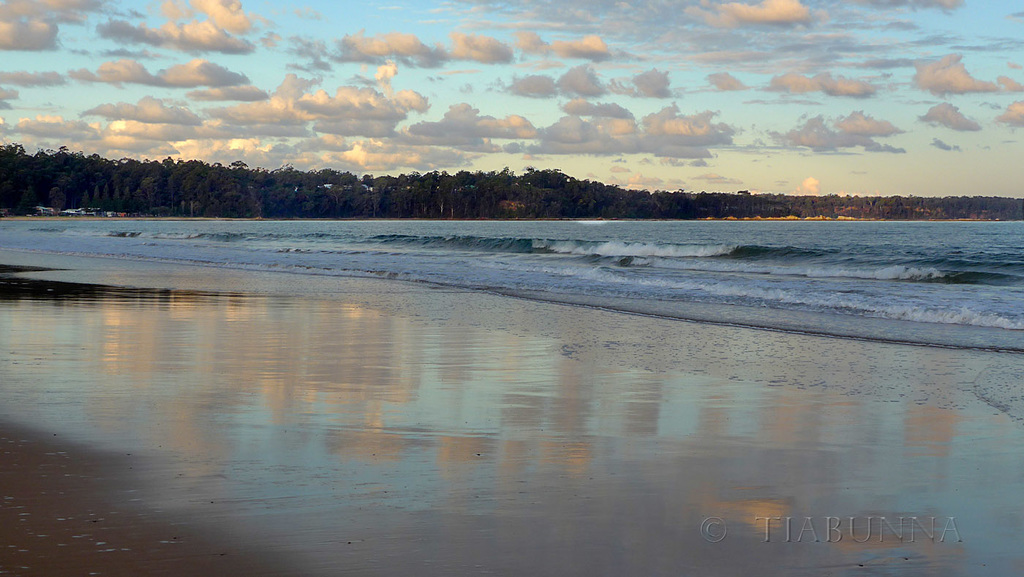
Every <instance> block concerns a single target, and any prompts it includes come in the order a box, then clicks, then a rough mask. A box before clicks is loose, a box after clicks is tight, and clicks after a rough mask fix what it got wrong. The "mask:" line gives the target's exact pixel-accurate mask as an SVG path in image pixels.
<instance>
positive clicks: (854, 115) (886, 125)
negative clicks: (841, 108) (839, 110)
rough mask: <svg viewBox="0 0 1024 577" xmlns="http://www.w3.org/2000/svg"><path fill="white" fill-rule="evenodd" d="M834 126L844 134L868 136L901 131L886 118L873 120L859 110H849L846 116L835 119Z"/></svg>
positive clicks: (892, 133) (885, 134)
mask: <svg viewBox="0 0 1024 577" xmlns="http://www.w3.org/2000/svg"><path fill="white" fill-rule="evenodd" d="M835 127H836V128H838V129H839V130H840V131H842V132H844V133H846V134H854V135H858V136H870V137H875V136H883V137H884V136H892V135H894V134H901V133H902V132H903V131H902V130H900V129H899V128H896V127H895V126H893V124H892V123H891V122H889V121H888V120H875V119H874V118H871V117H870V116H867V115H865V114H864V112H863V111H860V110H857V111H854V112H851V113H850V115H849V116H847V117H846V118H842V119H839V120H837V121H836V122H835Z"/></svg>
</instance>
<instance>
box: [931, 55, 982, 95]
mask: <svg viewBox="0 0 1024 577" xmlns="http://www.w3.org/2000/svg"><path fill="white" fill-rule="evenodd" d="M962 58H963V55H961V54H947V55H946V56H943V57H942V58H941V59H940V60H937V61H934V62H924V61H918V62H915V63H914V67H915V68H917V73H916V74H915V75H914V82H915V83H916V84H917V86H918V88H921V89H922V90H927V91H929V92H931V93H932V94H935V95H936V96H943V95H946V94H967V93H969V92H996V91H998V90H999V87H998V86H996V84H995V83H993V82H986V81H982V80H978V79H976V78H974V77H972V76H971V75H970V73H968V72H967V68H966V67H965V66H964V64H963V63H962V62H961V59H962Z"/></svg>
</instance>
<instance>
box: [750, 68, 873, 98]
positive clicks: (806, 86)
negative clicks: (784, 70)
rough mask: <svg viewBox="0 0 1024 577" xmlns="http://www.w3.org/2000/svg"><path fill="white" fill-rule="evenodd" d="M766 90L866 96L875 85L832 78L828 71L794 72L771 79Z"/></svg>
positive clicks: (871, 92) (870, 94)
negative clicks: (815, 72)
mask: <svg viewBox="0 0 1024 577" xmlns="http://www.w3.org/2000/svg"><path fill="white" fill-rule="evenodd" d="M768 90H773V91H778V92H790V93H797V94H798V93H804V92H818V91H820V92H824V93H825V94H828V95H829V96H851V97H854V98H866V97H868V96H872V95H873V94H874V93H875V87H874V86H872V85H871V84H870V83H867V82H863V81H861V80H851V79H849V78H844V77H842V76H839V77H838V78H833V77H832V75H831V74H830V73H828V72H823V73H821V74H816V75H814V76H813V77H807V76H803V75H800V74H796V73H793V72H791V73H789V74H783V75H781V76H775V77H773V78H772V79H771V83H770V84H769V86H768Z"/></svg>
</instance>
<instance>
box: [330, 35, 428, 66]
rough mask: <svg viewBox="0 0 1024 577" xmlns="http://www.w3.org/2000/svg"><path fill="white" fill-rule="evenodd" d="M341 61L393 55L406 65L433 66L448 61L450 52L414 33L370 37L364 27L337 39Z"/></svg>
mask: <svg viewBox="0 0 1024 577" xmlns="http://www.w3.org/2000/svg"><path fill="white" fill-rule="evenodd" d="M337 45H338V51H339V52H338V54H337V55H336V56H335V59H336V60H338V61H340V62H367V63H383V62H384V61H385V60H387V59H389V58H391V59H395V60H398V61H400V62H403V63H405V64H410V65H416V66H424V67H434V66H440V65H441V64H443V63H444V62H445V61H446V60H448V54H447V53H446V52H445V50H444V48H443V47H441V46H440V45H435V46H433V47H431V46H427V45H426V44H424V43H423V42H421V41H420V39H419V38H417V37H416V35H415V34H405V33H401V32H390V33H388V34H381V35H378V36H373V37H367V36H366V33H365V32H364V31H362V30H360V31H359V32H357V33H356V34H346V35H345V36H344V37H343V38H342V39H341V40H338V42H337Z"/></svg>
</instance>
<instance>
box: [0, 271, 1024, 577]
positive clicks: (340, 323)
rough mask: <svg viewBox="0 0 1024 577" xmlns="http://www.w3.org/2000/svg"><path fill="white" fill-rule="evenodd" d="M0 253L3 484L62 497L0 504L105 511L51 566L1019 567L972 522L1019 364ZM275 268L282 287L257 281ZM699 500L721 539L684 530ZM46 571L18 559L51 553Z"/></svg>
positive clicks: (411, 288) (983, 506)
mask: <svg viewBox="0 0 1024 577" xmlns="http://www.w3.org/2000/svg"><path fill="white" fill-rule="evenodd" d="M12 254H13V253H3V252H2V251H0V262H8V264H10V265H21V266H32V267H36V268H37V269H38V268H41V267H43V266H46V267H49V268H51V270H48V271H42V272H40V271H38V270H37V272H24V273H21V274H14V275H13V276H11V277H9V278H14V279H18V282H22V281H24V282H26V283H28V284H30V285H33V286H34V288H33V289H31V290H27V289H24V288H18V289H17V291H16V293H11V294H10V295H9V296H10V297H11V298H10V299H7V300H0V306H4V307H5V315H3V317H0V322H3V323H5V326H4V328H6V329H8V330H7V333H5V334H8V335H10V336H7V337H5V338H7V339H8V340H6V341H0V342H2V343H3V346H0V350H2V351H3V353H4V356H3V358H4V361H3V363H4V364H2V365H0V371H2V372H4V375H5V382H3V389H2V390H0V392H3V393H4V394H5V399H10V403H11V404H9V405H8V408H7V409H6V410H4V411H0V417H3V420H2V421H0V431H2V437H3V439H4V441H3V443H4V445H3V446H4V447H8V446H9V447H10V448H5V449H4V450H5V451H15V452H12V453H11V454H12V455H14V454H17V455H18V457H17V459H16V460H15V459H12V460H10V461H8V460H6V459H5V461H4V463H5V464H4V467H5V469H4V470H3V474H4V475H5V476H11V477H12V478H15V477H16V478H18V479H22V480H23V483H22V484H20V485H19V487H18V492H17V493H15V494H7V496H11V497H15V499H9V500H8V501H14V500H17V502H18V503H19V505H20V504H21V503H26V504H32V505H33V506H37V505H38V506H42V505H40V503H41V502H42V501H41V500H40V498H39V493H34V492H33V487H34V485H33V483H34V480H33V479H34V477H33V475H34V476H35V477H40V476H42V475H48V477H47V478H43V481H46V482H53V483H57V484H54V485H51V486H50V487H49V488H45V489H40V490H46V491H53V492H56V493H55V494H57V493H60V492H62V491H63V492H64V493H65V494H67V495H69V496H70V497H69V501H68V502H67V503H66V502H64V501H56V502H55V504H54V505H53V507H54V508H51V509H32V508H29V509H27V510H20V509H14V508H13V507H10V508H7V506H6V505H5V511H4V514H5V515H11V516H13V517H14V518H16V517H21V515H19V513H20V512H29V513H31V515H28V516H24V517H29V518H32V517H37V518H43V517H45V518H47V519H49V518H52V519H58V518H63V519H65V520H67V519H69V518H70V519H72V520H77V519H83V518H86V519H91V518H90V517H89V514H90V513H92V514H93V517H96V516H99V517H103V519H104V521H102V522H99V523H91V522H90V525H103V524H104V523H108V522H110V523H111V525H112V528H111V529H107V531H108V532H107V533H104V534H102V535H100V534H98V533H96V532H92V533H88V535H89V536H88V537H81V538H79V539H77V540H76V541H80V542H82V543H85V541H81V540H82V539H89V538H94V540H93V541H92V542H91V543H92V545H91V546H90V548H85V547H84V546H83V547H82V548H80V549H75V550H72V549H67V547H61V548H60V549H62V550H58V551H56V554H57V557H55V558H54V559H64V561H62V562H63V563H67V564H68V565H65V566H62V567H70V566H74V567H81V566H83V564H88V563H90V562H91V559H90V555H96V556H97V557H98V556H99V555H100V554H101V553H100V552H98V551H97V549H100V548H102V549H103V550H102V554H105V555H110V556H111V557H110V559H115V557H113V556H114V555H118V556H119V557H117V559H120V561H118V562H116V563H112V564H111V565H109V566H107V565H104V566H103V567H100V569H101V570H102V571H103V572H104V574H132V571H129V570H128V569H124V568H123V567H131V568H134V573H135V574H138V573H146V574H153V573H157V574H159V572H160V571H164V568H168V569H167V574H185V573H192V574H198V575H203V574H233V573H239V572H242V573H246V574H252V575H277V574H282V575H283V574H295V573H298V572H306V573H309V574H336V573H338V572H339V571H348V572H351V573H353V574H368V575H370V574H375V575H404V574H413V573H416V574H420V575H451V574H465V573H468V572H474V571H483V570H487V571H490V572H492V573H496V574H505V575H520V574H533V575H580V576H584V575H588V576H589V575H612V574H620V575H621V574H630V573H633V574H641V573H642V574H669V573H671V574H679V573H694V574H698V573H699V574H708V575H731V574H737V573H744V572H746V573H749V572H752V571H756V570H757V569H758V568H763V567H764V566H766V565H771V566H777V567H779V568H780V570H781V571H784V572H786V573H788V574H796V575H800V574H807V575H810V574H816V573H820V571H821V570H822V568H825V567H831V568H836V569H838V571H837V573H839V574H844V575H845V574H849V575H854V574H856V572H857V571H858V570H862V567H863V566H871V565H873V564H875V565H885V566H891V565H892V564H894V563H899V564H901V566H902V567H904V568H905V570H906V574H922V575H924V574H936V573H943V574H953V575H961V574H962V575H968V574H970V575H986V574H988V575H999V574H1000V573H999V571H1001V570H1002V569H1005V568H1006V567H1008V566H1011V565H1012V564H1013V563H1016V562H1017V561H1018V560H1019V559H1018V556H1016V554H1015V553H1013V552H1012V550H1011V549H1010V548H1008V546H1007V545H1006V543H1005V539H1004V540H1003V541H999V540H997V537H998V536H999V535H1004V534H1007V535H1009V534H1010V533H1007V532H1006V528H1005V527H1002V526H1000V527H998V528H996V527H993V528H991V529H989V528H987V527H985V526H984V524H983V523H984V522H985V521H986V520H987V519H988V518H987V517H986V515H989V514H990V512H991V511H993V510H1001V509H1002V508H1004V506H1003V504H1005V503H1006V502H1007V501H1008V500H1009V499H1010V498H1011V493H1012V492H1013V491H1016V490H1017V488H1018V485H1019V480H1015V479H1016V477H1014V471H1013V470H1012V467H1011V468H1008V469H1000V468H999V467H998V466H997V465H998V463H1000V462H1001V459H1002V458H1001V457H1000V451H1005V450H1006V447H1007V446H1010V447H1013V446H1017V445H1019V444H1020V440H1019V438H1018V437H1020V436H1021V435H1020V431H1019V425H1018V424H1017V423H1016V422H1014V421H1013V420H1011V419H1010V418H1008V417H1007V414H1020V411H1019V407H1017V406H1016V405H1014V404H1013V403H1015V402H1016V401H1013V400H1012V399H1014V398H1015V396H1014V395H1015V393H1013V391H1012V388H1010V389H1007V390H1006V391H1000V390H999V389H997V388H995V387H997V386H1002V385H1001V384H1002V383H1004V381H1006V378H1007V376H1008V375H1012V374H1014V372H1015V371H1016V370H1017V369H1019V368H1020V364H1021V362H1020V360H1019V359H1018V358H1017V357H1018V356H1019V355H1005V354H999V353H992V352H985V351H971V350H947V349H937V348H928V347H907V346H903V345H898V344H891V343H880V342H864V341H857V340H844V339H834V338H823V337H819V336H814V335H801V334H791V333H781V332H772V331H763V330H752V329H749V328H743V327H735V326H721V325H714V324H709V323H700V322H680V321H678V320H671V319H666V318H657V317H648V316H643V315H632V314H623V313H622V312H618V311H614V310H601V309H593V308H587V307H580V306H573V305H565V304H558V303H549V302H542V301H539V300H529V299H519V298H510V297H507V296H501V295H498V294H491V293H485V292H477V291H468V290H461V289H450V288H449V289H444V288H437V287H430V286H426V285H417V284H414V283H406V282H392V281H389V280H386V279H352V278H313V279H308V280H307V281H306V282H308V283H310V284H309V285H308V286H303V287H297V286H295V281H296V276H295V275H282V274H279V273H260V274H257V273H253V272H252V271H242V272H238V271H224V270H216V269H213V270H210V269H206V268H204V267H191V269H189V270H186V269H188V267H181V266H173V267H172V266H168V265H166V264H159V263H147V264H143V263H135V262H127V263H125V262H121V261H117V260H116V259H114V260H111V259H102V258H88V259H86V258H83V257H72V256H61V255H53V256H50V257H47V258H40V256H39V255H32V254H24V253H19V254H14V258H9V257H11V256H12ZM182 270H185V273H183V272H181V271H182ZM10 272H15V271H10ZM237 275H244V276H243V277H242V278H244V279H245V281H247V282H248V283H249V284H248V285H246V283H245V282H240V281H239V277H238V276H237ZM35 278H38V279H41V280H38V281H37V280H31V279H35ZM182 279H187V280H188V286H189V287H190V288H189V289H188V290H181V289H180V288H177V289H173V290H169V289H168V287H169V286H171V287H174V286H178V287H180V286H182ZM75 280H81V281H86V282H89V283H93V284H91V285H90V286H91V287H92V292H89V293H88V294H82V293H80V292H78V293H76V292H75V290H71V289H73V287H75V286H76V283H75V282H73V281H75ZM69 281H71V282H69ZM105 281H108V282H110V283H116V284H123V285H125V286H132V287H135V288H134V289H131V290H127V291H126V290H125V289H123V288H117V287H113V288H111V287H108V286H105V285H103V284H100V283H102V282H105ZM54 282H61V283H64V282H69V284H68V287H67V288H68V289H69V290H63V289H60V287H57V286H55V285H54V284H52V283H54ZM284 285H288V287H289V288H290V289H291V290H293V291H297V292H296V294H294V295H292V296H287V295H285V294H283V291H282V292H281V294H280V296H268V295H278V294H279V291H278V289H277V287H279V286H284ZM77 286H78V287H79V289H82V288H83V286H84V285H77ZM246 286H248V287H249V288H250V289H252V291H251V292H245V291H244V290H243V291H238V289H245V288H246ZM145 287H151V288H149V289H147V288H145ZM300 288H301V290H299V289H300ZM47 289H60V290H47ZM133 291H134V292H133ZM147 295H149V296H147ZM150 296H152V297H155V298H150ZM138 297H142V298H138ZM7 371H10V372H9V373H7ZM8 375H9V377H10V378H7V376H8ZM972 387H973V388H974V389H977V390H980V391H982V392H985V393H986V394H996V397H995V398H994V400H993V399H990V400H989V401H991V402H989V401H986V400H985V399H979V398H977V397H976V395H975V392H974V390H972ZM1000 394H1002V395H1003V396H1002V397H1000V396H999V395H1000ZM1006 395H1009V396H1006ZM1000 399H1010V401H1007V402H1009V403H1010V404H1009V405H1006V406H1001V404H1005V403H1004V402H1003V401H1001V400H1000ZM987 402H988V403H989V404H986V403H987ZM15 405H17V406H18V407H20V409H19V411H18V412H17V413H16V414H15V413H13V412H12V409H11V407H14V406H15ZM14 416H16V418H12V417H14ZM12 423H13V424H12ZM36 423H46V424H48V425H49V426H40V427H35V426H34V425H35V424H36ZM33 431H35V432H33ZM54 433H57V436H56V437H53V434H54ZM72 435H73V436H74V439H75V442H73V443H66V441H65V440H66V439H68V438H70V436H72ZM23 439H24V440H28V441H30V442H27V443H26V442H23V441H22V440H23ZM880 439H881V440H882V441H884V442H880ZM127 453H131V455H128V454H127ZM974 459H982V460H981V461H975V460H974ZM990 459H993V460H990ZM8 463H10V464H8ZM17 463H26V464H27V465H25V466H22V465H18V466H17V468H15V464H17ZM26 467H27V468H28V469H26ZM978 468H982V469H984V470H986V471H987V472H988V473H989V474H990V476H989V477H988V478H986V480H985V483H986V484H985V485H980V486H975V485H972V483H973V482H974V475H975V471H976V470H978ZM51 470H60V471H62V473H61V475H65V474H70V475H71V476H62V477H60V478H56V477H54V476H53V475H52V474H51V473H50V471H51ZM894 472H898V473H900V474H899V475H896V476H895V477H894ZM918 472H927V475H923V474H922V475H917V474H916V473H918ZM894 482H895V483H897V484H898V485H897V486H898V488H897V489H892V488H891V485H892V483H894ZM1004 486H1005V488H1003V489H999V490H995V489H994V488H993V487H1004ZM1008 491H1009V492H1010V493H1008ZM9 492H10V491H8V493H9ZM5 494H6V493H5ZM132 499H140V501H132ZM972 499H973V500H972ZM65 504H68V505H75V506H77V507H78V509H75V507H71V508H66V507H65ZM19 505H14V506H19ZM113 511H118V513H117V514H116V515H115V514H113ZM766 515H769V516H777V517H786V516H791V517H794V518H797V519H804V518H811V516H814V517H813V518H815V519H823V518H826V516H831V515H843V516H845V518H849V517H851V516H856V517H858V518H862V519H866V518H869V517H872V516H873V515H874V516H877V515H888V516H890V518H893V517H898V516H906V517H910V516H918V517H922V516H934V517H939V518H942V519H948V518H954V517H955V518H956V519H958V520H960V521H961V523H962V525H963V526H964V527H965V529H964V535H963V537H964V542H965V543H966V544H964V543H957V542H953V543H948V544H945V543H931V542H928V543H923V544H906V543H891V542H886V543H879V544H872V545H871V546H858V545H857V544H856V543H853V542H851V541H850V540H849V539H848V540H847V541H846V544H845V545H843V546H842V547H839V546H831V545H822V546H821V547H818V548H816V549H813V550H811V549H808V548H801V549H797V548H795V547H790V546H788V545H786V544H784V543H781V544H777V545H772V546H770V548H766V546H765V545H764V543H763V535H764V526H763V523H762V524H761V525H758V524H757V522H756V520H755V518H756V517H759V516H760V517H764V516H766ZM709 518H721V519H722V520H724V521H725V522H727V523H729V535H728V537H729V538H728V539H726V540H725V541H723V542H721V543H718V542H712V541H709V540H708V539H707V538H705V537H702V533H700V532H699V531H698V529H699V528H700V527H701V526H702V520H706V519H709ZM1014 519H1015V518H1011V519H1007V520H1006V523H1011V524H1012V523H1013V522H1015V521H1014ZM66 522H67V521H56V520H54V521H52V522H49V524H42V525H39V526H35V525H30V524H29V523H30V521H17V524H18V525H21V526H23V527H25V528H28V530H22V531H21V532H19V533H13V534H12V535H11V537H9V538H10V539H12V540H14V541H12V543H14V544H16V545H17V546H16V547H14V548H11V550H13V551H15V552H17V553H18V554H19V556H18V557H10V561H8V557H7V556H6V555H7V553H4V555H5V557H4V562H5V563H15V562H16V563H20V565H18V567H21V566H29V567H33V565H32V564H31V563H30V562H28V561H25V560H24V559H26V558H28V559H29V560H32V561H34V560H35V559H36V556H38V555H41V554H42V553H41V551H43V550H44V549H43V548H45V547H52V548H56V547H57V546H58V541H60V539H61V538H62V537H63V536H64V535H66V534H67V533H61V532H60V531H61V530H63V529H64V526H63V525H61V524H63V523H66ZM104 526H106V525H104ZM68 527H74V526H72V525H68ZM776 527H777V526H776ZM12 530H13V529H12ZM38 534H44V535H47V536H48V537H45V538H44V537H38V536H36V535H38ZM83 534H85V533H83V532H81V531H71V532H70V536H69V538H73V537H74V535H83ZM168 535H169V537H170V538H168ZM175 536H177V537H179V539H177V540H175V539H173V537H175ZM101 537H102V538H101ZM108 537H109V538H108ZM712 537H714V535H712ZM4 538H5V539H7V538H8V537H7V536H6V535H5V536H4ZM1007 538H1011V537H1007ZM33 539H35V540H38V541H37V542H35V543H33ZM100 541H102V542H103V543H104V545H102V546H98V545H95V543H96V542H100ZM163 541H169V543H163ZM176 541H183V543H181V544H175V542H176ZM21 543H24V545H22V544H21ZM154 543H155V544H154ZM76 544H77V543H76ZM108 544H109V546H108ZM968 546H969V547H971V548H968ZM755 547H761V548H762V549H759V550H758V555H751V554H750V551H751V550H753V548H755ZM110 548H116V549H117V551H105V549H110ZM19 549H26V551H24V552H22V551H19ZM64 549H67V550H66V551H64ZM121 549H131V550H132V551H130V552H129V551H121ZM182 551H188V554H187V555H182V554H179V553H177V552H182ZM527 551H528V552H530V554H529V555H525V554H524V552H527ZM967 552H970V553H969V554H968V553H967ZM46 553H47V554H48V553H51V551H50V550H46ZM222 553H227V554H226V555H222ZM62 555H63V557H61V556H62ZM98 561H104V562H105V561H107V559H98ZM979 561H980V562H984V563H986V564H987V567H988V568H979V567H980V566H979ZM55 562H56V561H55ZM190 564H194V566H195V567H196V569H195V570H194V571H193V570H191V569H188V568H189V567H192V566H193V565H190ZM97 567H99V566H97ZM5 568H6V567H5ZM183 568H184V569H183ZM307 568H308V569H309V571H307V570H306V569H307ZM16 569H17V568H16ZM46 569H47V570H46V571H40V572H39V573H31V572H29V571H26V572H25V574H47V575H49V574H57V575H60V574H62V573H60V571H64V570H65V569H62V568H61V567H55V566H46ZM19 571H21V570H20V569H17V570H14V571H13V572H14V573H15V574H21V573H19ZM118 571H122V572H121V573H118ZM204 571H206V573H204ZM64 574H68V573H64Z"/></svg>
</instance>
